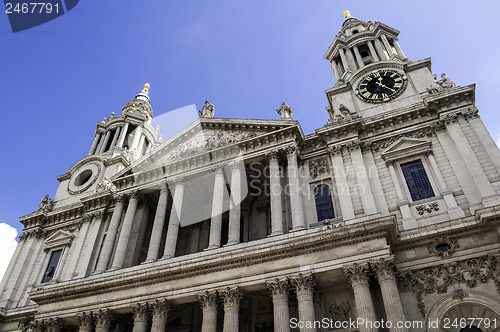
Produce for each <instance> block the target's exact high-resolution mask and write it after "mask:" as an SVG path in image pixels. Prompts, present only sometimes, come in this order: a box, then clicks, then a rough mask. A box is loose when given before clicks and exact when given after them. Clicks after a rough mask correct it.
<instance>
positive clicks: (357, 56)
mask: <svg viewBox="0 0 500 332" xmlns="http://www.w3.org/2000/svg"><path fill="white" fill-rule="evenodd" d="M352 49H353V50H354V55H355V56H356V60H357V61H358V64H359V68H363V67H364V66H365V63H364V62H363V58H362V57H361V54H359V50H358V47H357V46H353V47H352Z"/></svg>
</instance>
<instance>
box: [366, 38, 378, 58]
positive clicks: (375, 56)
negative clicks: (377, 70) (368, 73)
mask: <svg viewBox="0 0 500 332" xmlns="http://www.w3.org/2000/svg"><path fill="white" fill-rule="evenodd" d="M367 45H368V49H369V50H370V54H371V56H372V58H373V61H374V62H378V61H380V59H379V57H378V55H377V52H376V51H375V48H374V47H373V41H371V40H369V41H368V42H367Z"/></svg>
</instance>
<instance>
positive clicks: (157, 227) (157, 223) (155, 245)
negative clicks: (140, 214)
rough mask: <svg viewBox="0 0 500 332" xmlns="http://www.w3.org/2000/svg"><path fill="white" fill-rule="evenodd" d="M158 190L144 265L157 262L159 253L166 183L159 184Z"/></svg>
mask: <svg viewBox="0 0 500 332" xmlns="http://www.w3.org/2000/svg"><path fill="white" fill-rule="evenodd" d="M160 188H161V189H160V197H159V198H158V205H157V206H156V213H155V219H154V221H153V229H152V230H151V238H150V240H149V247H148V255H147V257H146V261H145V262H144V263H149V262H153V261H155V260H157V259H158V255H159V251H160V243H161V236H162V234H163V227H164V226H165V216H166V214H167V204H168V188H167V183H166V182H163V183H161V184H160Z"/></svg>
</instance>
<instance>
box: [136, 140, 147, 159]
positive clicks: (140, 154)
mask: <svg viewBox="0 0 500 332" xmlns="http://www.w3.org/2000/svg"><path fill="white" fill-rule="evenodd" d="M145 141H146V135H141V139H140V140H139V145H138V146H137V151H138V153H139V156H142V149H143V148H144V142H145Z"/></svg>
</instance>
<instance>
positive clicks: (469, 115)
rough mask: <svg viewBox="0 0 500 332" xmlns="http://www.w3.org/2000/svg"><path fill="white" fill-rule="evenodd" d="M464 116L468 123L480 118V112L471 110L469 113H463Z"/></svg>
mask: <svg viewBox="0 0 500 332" xmlns="http://www.w3.org/2000/svg"><path fill="white" fill-rule="evenodd" d="M462 114H463V115H464V118H465V120H467V121H468V120H471V119H475V118H479V111H478V110H477V108H475V109H472V110H469V111H467V112H463V113H462Z"/></svg>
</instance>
